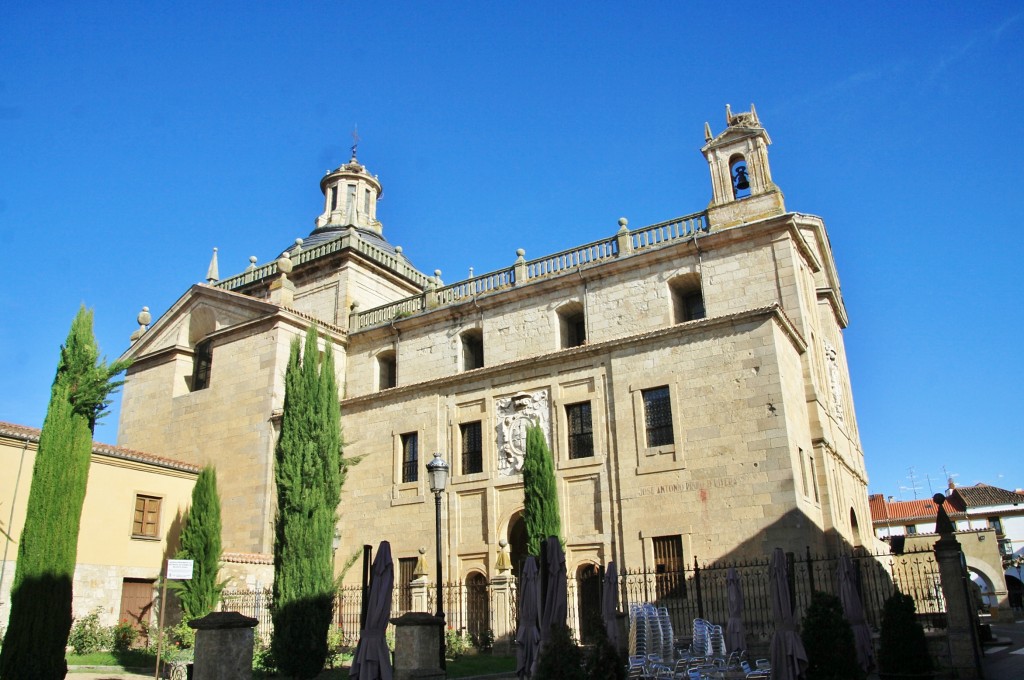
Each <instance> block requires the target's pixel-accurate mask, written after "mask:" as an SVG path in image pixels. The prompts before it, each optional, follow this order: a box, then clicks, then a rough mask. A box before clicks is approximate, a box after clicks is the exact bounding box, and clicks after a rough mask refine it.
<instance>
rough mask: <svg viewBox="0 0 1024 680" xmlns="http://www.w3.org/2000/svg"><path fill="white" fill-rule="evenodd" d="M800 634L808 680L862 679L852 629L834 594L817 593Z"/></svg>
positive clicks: (862, 673) (813, 596) (812, 598)
mask: <svg viewBox="0 0 1024 680" xmlns="http://www.w3.org/2000/svg"><path fill="white" fill-rule="evenodd" d="M801 630H802V631H803V632H802V633H801V635H800V638H801V640H802V641H803V643H804V649H805V650H806V651H807V671H806V673H807V680H862V679H863V678H864V675H865V674H864V671H863V670H861V667H860V664H859V663H858V662H857V648H856V646H855V645H854V641H853V629H852V628H851V627H850V622H849V621H847V620H846V615H845V614H844V613H843V604H842V602H840V601H839V598H838V597H836V596H835V595H830V594H828V593H822V592H815V593H813V594H812V595H811V605H810V606H809V607H808V608H807V613H806V614H805V615H804V620H803V624H802V625H801Z"/></svg>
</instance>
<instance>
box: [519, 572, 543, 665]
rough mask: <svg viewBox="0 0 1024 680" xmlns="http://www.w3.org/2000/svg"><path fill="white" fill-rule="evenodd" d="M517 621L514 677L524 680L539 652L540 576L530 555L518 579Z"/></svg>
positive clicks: (535, 661)
mask: <svg viewBox="0 0 1024 680" xmlns="http://www.w3.org/2000/svg"><path fill="white" fill-rule="evenodd" d="M518 610H519V620H518V621H517V622H516V675H518V676H519V678H520V680H525V679H526V678H529V677H530V676H531V675H533V665H534V664H535V663H537V656H538V652H539V651H540V575H539V574H538V573H537V558H535V557H534V556H533V555H530V556H529V557H527V558H526V562H524V563H523V573H522V576H520V577H519V607H518Z"/></svg>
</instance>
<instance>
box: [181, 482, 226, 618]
mask: <svg viewBox="0 0 1024 680" xmlns="http://www.w3.org/2000/svg"><path fill="white" fill-rule="evenodd" d="M220 528H221V522H220V496H219V495H218V494H217V471H216V470H215V469H214V468H213V467H212V466H211V467H204V468H203V469H202V470H201V471H200V472H199V478H198V479H196V485H195V486H194V487H193V488H192V504H191V505H190V506H189V509H188V514H187V515H186V517H185V526H184V528H183V529H182V530H181V548H179V550H178V553H177V555H176V557H177V559H181V560H193V565H192V578H191V579H190V580H188V581H171V582H170V583H169V584H168V586H169V587H170V588H172V589H173V590H174V591H175V592H177V593H178V599H179V600H180V601H181V611H182V614H183V617H184V620H185V621H191V620H192V619H198V618H201V617H203V616H206V615H207V614H209V613H210V612H212V611H213V610H214V609H215V608H216V607H217V602H218V601H219V600H220V593H221V591H222V590H223V589H224V584H223V583H220V582H218V581H217V575H218V573H219V572H220V556H221V545H220Z"/></svg>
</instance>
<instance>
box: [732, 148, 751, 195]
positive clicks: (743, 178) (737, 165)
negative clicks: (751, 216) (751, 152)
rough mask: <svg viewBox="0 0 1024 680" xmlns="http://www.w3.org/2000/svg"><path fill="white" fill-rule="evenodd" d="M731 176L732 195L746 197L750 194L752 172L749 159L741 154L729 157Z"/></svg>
mask: <svg viewBox="0 0 1024 680" xmlns="http://www.w3.org/2000/svg"><path fill="white" fill-rule="evenodd" d="M729 177H731V178H732V195H733V197H734V198H746V197H747V196H749V195H750V174H749V170H748V169H747V160H746V159H745V158H744V157H743V156H740V155H739V154H737V155H735V156H733V157H732V158H730V159H729Z"/></svg>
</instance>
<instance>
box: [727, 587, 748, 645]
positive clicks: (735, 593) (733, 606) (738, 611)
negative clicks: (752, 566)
mask: <svg viewBox="0 0 1024 680" xmlns="http://www.w3.org/2000/svg"><path fill="white" fill-rule="evenodd" d="M725 591H726V593H727V594H728V596H729V620H728V621H727V622H726V624H725V646H726V648H727V649H728V650H729V651H730V652H738V651H740V650H743V649H746V648H747V630H746V628H744V627H743V588H742V587H741V586H740V575H739V572H737V571H736V567H729V571H728V573H727V574H726V577H725Z"/></svg>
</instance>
